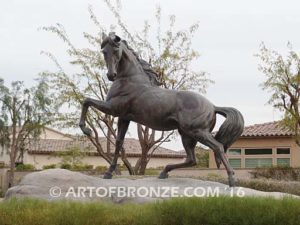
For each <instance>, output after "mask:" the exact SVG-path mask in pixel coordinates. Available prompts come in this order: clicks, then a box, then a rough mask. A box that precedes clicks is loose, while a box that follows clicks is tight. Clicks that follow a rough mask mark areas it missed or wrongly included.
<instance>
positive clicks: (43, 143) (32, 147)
mask: <svg viewBox="0 0 300 225" xmlns="http://www.w3.org/2000/svg"><path fill="white" fill-rule="evenodd" d="M99 142H100V144H101V146H102V147H103V149H104V150H105V149H106V138H100V139H99ZM72 147H79V148H80V149H82V150H86V151H87V152H88V154H91V155H98V152H97V150H96V148H95V147H94V145H93V144H92V143H91V142H90V141H89V140H87V139H85V140H74V141H70V140H59V139H40V140H38V141H36V142H31V143H30V144H29V145H28V146H27V150H28V153H30V154H51V153H55V152H61V151H66V150H68V149H70V148H72ZM114 147H115V146H114V145H113V144H111V152H112V153H113V152H114ZM124 148H125V151H126V154H127V156H129V157H138V156H140V155H141V147H140V143H139V141H138V140H136V139H133V138H126V139H125V141H124ZM152 157H156V158H158V157H161V158H184V157H186V154H184V153H182V152H176V151H173V150H170V149H166V148H163V147H158V148H157V149H156V150H155V151H154V153H153V156H152Z"/></svg>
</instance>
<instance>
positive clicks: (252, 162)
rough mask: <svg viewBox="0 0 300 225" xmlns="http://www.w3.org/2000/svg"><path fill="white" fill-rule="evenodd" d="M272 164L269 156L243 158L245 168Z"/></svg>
mask: <svg viewBox="0 0 300 225" xmlns="http://www.w3.org/2000/svg"><path fill="white" fill-rule="evenodd" d="M270 166H272V159H271V158H266V159H264V158H257V159H245V167H246V168H256V167H270Z"/></svg>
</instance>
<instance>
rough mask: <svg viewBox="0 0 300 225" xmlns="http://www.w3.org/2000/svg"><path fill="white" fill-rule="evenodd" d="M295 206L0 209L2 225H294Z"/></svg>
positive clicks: (259, 202) (21, 203) (32, 205)
mask: <svg viewBox="0 0 300 225" xmlns="http://www.w3.org/2000/svg"><path fill="white" fill-rule="evenodd" d="M299 213H300V201H299V200H298V199H289V198H285V199H282V200H276V199H273V198H250V197H245V198H238V197H233V198H230V197H214V198H177V199H172V200H168V201H163V202H157V203H152V204H142V205H140V204H123V205H115V204H108V203H96V202H94V203H86V202H85V203H81V202H71V201H69V202H64V201H59V202H46V201H41V200H32V199H23V200H15V199H13V200H11V201H4V202H1V203H0V224H5V225H14V224H22V225H32V224H35V225H49V224H51V225H62V224H66V225H67V224H76V225H86V224H88V225H101V224H103V225H106V224H110V225H150V224H151V225H152V224H155V225H254V224H255V225H298V224H300V220H299Z"/></svg>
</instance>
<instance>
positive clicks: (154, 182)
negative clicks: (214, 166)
mask: <svg viewBox="0 0 300 225" xmlns="http://www.w3.org/2000/svg"><path fill="white" fill-rule="evenodd" d="M221 195H228V196H238V197H244V196H262V197H266V196H269V197H275V198H282V197H286V196H293V195H290V194H285V193H280V192H262V191H257V190H253V189H249V188H242V187H235V188H230V187H229V186H228V185H225V184H221V183H218V182H212V181H202V180H197V179H192V178H168V179H158V178H156V177H148V178H141V179H128V178H116V179H110V180H107V179H102V178H97V177H92V176H87V175H84V174H82V173H79V172H72V171H69V170H64V169H49V170H43V171H40V172H34V173H31V174H28V175H26V176H25V177H24V178H23V179H22V181H21V182H20V184H19V185H17V186H14V187H12V188H10V189H9V190H8V191H7V192H6V195H5V199H10V198H13V197H16V198H23V197H33V198H39V199H46V200H50V201H53V200H65V199H67V200H79V201H108V202H113V203H124V202H131V203H146V202H154V201H160V200H164V199H170V198H171V197H192V196H194V197H212V196H214V197H217V196H221ZM293 197H298V196H293Z"/></svg>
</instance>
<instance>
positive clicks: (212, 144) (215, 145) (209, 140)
mask: <svg viewBox="0 0 300 225" xmlns="http://www.w3.org/2000/svg"><path fill="white" fill-rule="evenodd" d="M193 135H194V137H195V138H197V140H198V141H199V142H200V143H201V144H204V145H206V146H208V147H209V148H211V149H212V150H213V151H214V152H215V153H216V154H217V155H219V156H220V158H221V160H222V162H223V164H224V166H225V168H226V171H227V174H228V180H229V186H230V187H234V186H235V181H234V177H233V175H234V171H233V169H232V167H231V166H230V164H229V162H228V160H227V157H226V155H225V152H224V147H223V145H222V144H221V143H220V142H218V141H217V140H216V139H215V138H214V137H213V136H212V134H211V133H209V132H205V131H201V130H197V131H196V132H193Z"/></svg>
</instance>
